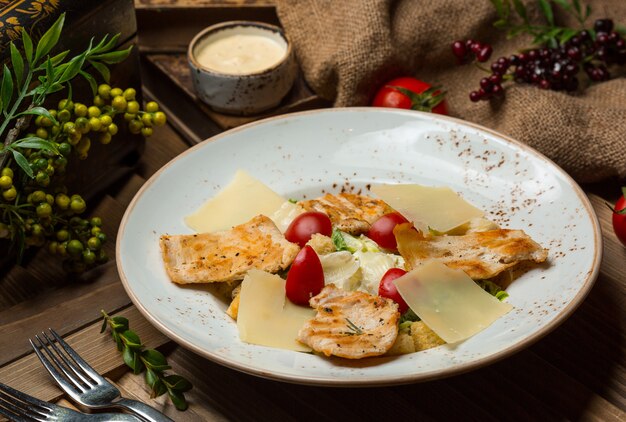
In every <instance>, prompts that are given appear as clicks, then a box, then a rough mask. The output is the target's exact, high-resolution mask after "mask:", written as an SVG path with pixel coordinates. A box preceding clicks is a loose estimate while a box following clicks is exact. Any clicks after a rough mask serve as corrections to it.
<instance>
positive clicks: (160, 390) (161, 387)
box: [150, 379, 167, 398]
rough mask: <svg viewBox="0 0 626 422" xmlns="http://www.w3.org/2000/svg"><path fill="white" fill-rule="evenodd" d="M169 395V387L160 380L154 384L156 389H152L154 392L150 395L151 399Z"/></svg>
mask: <svg viewBox="0 0 626 422" xmlns="http://www.w3.org/2000/svg"><path fill="white" fill-rule="evenodd" d="M165 393H167V387H166V386H165V384H163V381H161V380H160V379H158V380H157V382H155V383H154V387H152V392H151V393H150V397H151V398H155V397H159V396H161V395H163V394H165Z"/></svg>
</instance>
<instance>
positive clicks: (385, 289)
mask: <svg viewBox="0 0 626 422" xmlns="http://www.w3.org/2000/svg"><path fill="white" fill-rule="evenodd" d="M405 274H406V271H404V270H403V269H402V268H390V269H388V270H387V272H386V273H385V275H383V278H382V279H381V280H380V284H379V285H378V296H382V297H386V298H387V299H391V300H393V301H394V302H396V303H397V304H398V310H399V311H400V313H401V314H403V313H405V312H406V311H407V310H408V309H409V305H407V304H406V302H405V301H404V299H402V296H400V293H398V289H397V288H396V285H395V284H393V281H394V280H395V279H396V278H399V277H402V276H403V275H405Z"/></svg>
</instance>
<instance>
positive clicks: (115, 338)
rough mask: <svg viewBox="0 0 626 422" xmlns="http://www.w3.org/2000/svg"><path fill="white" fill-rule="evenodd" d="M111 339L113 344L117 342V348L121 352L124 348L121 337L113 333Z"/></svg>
mask: <svg viewBox="0 0 626 422" xmlns="http://www.w3.org/2000/svg"><path fill="white" fill-rule="evenodd" d="M113 340H115V344H117V350H118V351H120V352H121V351H122V350H123V349H124V343H122V339H121V338H120V336H119V335H118V334H117V333H114V334H113Z"/></svg>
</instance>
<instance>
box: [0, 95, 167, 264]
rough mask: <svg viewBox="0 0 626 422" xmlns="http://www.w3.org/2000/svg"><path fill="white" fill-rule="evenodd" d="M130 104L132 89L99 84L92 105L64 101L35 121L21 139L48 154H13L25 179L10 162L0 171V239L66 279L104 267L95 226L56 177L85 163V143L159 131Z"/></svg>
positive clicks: (152, 110) (152, 113) (159, 115)
mask: <svg viewBox="0 0 626 422" xmlns="http://www.w3.org/2000/svg"><path fill="white" fill-rule="evenodd" d="M135 97H136V91H135V89H133V88H127V89H125V90H122V89H121V88H117V87H116V88H111V87H110V86H109V85H106V84H102V85H100V86H98V88H97V94H96V95H95V97H94V99H93V104H92V105H86V104H82V103H79V102H74V101H72V100H71V99H69V98H65V99H62V100H61V101H59V103H58V107H57V108H56V109H52V110H48V113H42V114H39V115H37V118H36V119H35V120H34V125H33V126H31V128H30V130H29V133H28V134H27V135H26V138H35V139H36V138H40V139H43V140H45V141H46V142H49V143H50V145H52V148H18V150H19V152H20V154H21V155H22V157H23V159H25V160H26V162H27V166H28V167H30V170H31V172H32V177H29V175H27V174H25V172H24V171H23V170H22V169H21V168H20V167H23V164H24V163H22V164H20V165H17V164H19V163H16V162H15V160H14V159H13V160H9V161H8V162H7V163H6V164H5V166H4V168H2V169H1V170H0V193H1V197H0V238H8V239H12V240H13V241H15V240H19V242H18V243H19V244H21V245H22V249H24V248H26V247H30V246H34V247H44V246H46V248H47V250H48V251H49V252H50V253H51V254H53V255H55V256H57V257H59V258H60V259H61V260H62V261H63V266H64V268H65V269H66V270H67V271H68V272H72V273H80V272H83V271H84V270H86V269H88V268H91V267H94V266H96V265H98V264H101V263H103V262H105V261H106V260H107V256H106V253H105V251H104V250H103V249H102V245H103V244H104V243H105V242H106V234H105V233H104V232H103V231H102V220H101V219H100V218H98V217H94V218H90V219H85V218H83V217H81V215H82V214H83V213H84V212H85V211H86V209H87V204H86V203H85V200H84V199H83V198H82V197H81V196H80V195H78V194H73V193H70V192H68V189H67V187H66V186H65V183H64V179H65V178H64V175H65V173H66V168H67V165H68V161H69V160H71V159H72V158H78V159H81V160H84V159H86V158H87V156H88V153H89V150H90V148H91V145H92V139H94V140H97V141H98V142H100V143H102V144H105V145H106V144H109V143H110V142H111V140H112V137H113V136H114V135H116V134H117V133H118V131H119V127H118V124H127V125H128V129H129V131H130V132H131V133H133V134H139V133H141V134H142V135H143V136H145V137H148V136H151V135H152V130H153V127H154V126H161V125H164V124H165V123H166V120H167V119H166V116H165V114H164V113H163V112H162V111H159V106H158V104H157V103H156V102H149V103H147V104H146V106H145V109H144V110H142V109H141V106H140V104H139V102H138V101H137V100H136V98H135ZM116 121H117V122H118V123H116ZM28 167H27V168H28Z"/></svg>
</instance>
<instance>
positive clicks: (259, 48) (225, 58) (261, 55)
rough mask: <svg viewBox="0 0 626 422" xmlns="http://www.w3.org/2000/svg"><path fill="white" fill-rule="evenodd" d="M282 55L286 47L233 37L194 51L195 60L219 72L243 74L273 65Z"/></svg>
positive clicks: (255, 38) (251, 36) (250, 36)
mask: <svg viewBox="0 0 626 422" xmlns="http://www.w3.org/2000/svg"><path fill="white" fill-rule="evenodd" d="M285 54H286V48H285V46H283V45H280V44H279V43H278V42H276V41H274V40H272V39H271V38H268V37H265V36H263V35H254V34H233V35H228V36H225V37H223V38H220V39H217V40H215V41H213V42H210V43H207V44H206V45H204V46H203V47H202V48H201V49H199V50H198V51H197V52H196V60H197V61H198V63H200V64H201V65H202V66H204V67H207V68H209V69H212V70H215V71H217V72H220V73H226V74H231V75H245V74H250V73H256V72H260V71H262V70H265V69H268V68H270V67H272V66H274V65H275V64H277V63H279V62H280V61H281V60H282V59H283V57H285Z"/></svg>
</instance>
